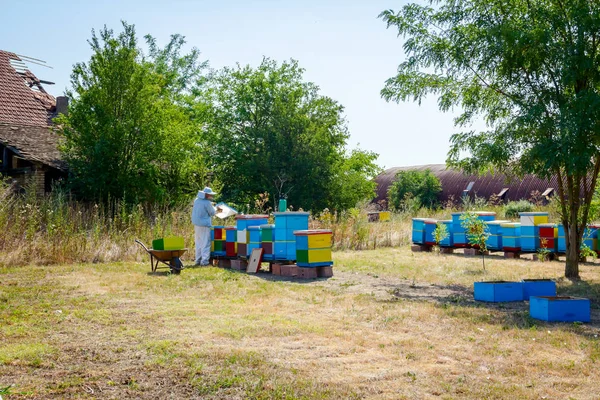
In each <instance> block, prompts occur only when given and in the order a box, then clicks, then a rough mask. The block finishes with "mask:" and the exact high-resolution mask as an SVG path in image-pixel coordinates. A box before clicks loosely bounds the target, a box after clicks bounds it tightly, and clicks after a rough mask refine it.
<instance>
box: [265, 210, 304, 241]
mask: <svg viewBox="0 0 600 400" xmlns="http://www.w3.org/2000/svg"><path fill="white" fill-rule="evenodd" d="M273 215H274V216H275V237H276V239H275V240H276V241H280V240H281V241H285V242H295V241H296V237H295V236H294V231H302V230H307V229H308V217H309V214H308V213H307V212H303V211H293V212H292V211H288V212H276V213H273Z"/></svg>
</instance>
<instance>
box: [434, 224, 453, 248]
mask: <svg viewBox="0 0 600 400" xmlns="http://www.w3.org/2000/svg"><path fill="white" fill-rule="evenodd" d="M448 235H449V234H448V227H447V226H446V224H442V223H439V222H438V223H437V227H436V228H435V230H434V231H433V240H435V246H433V251H435V253H436V254H438V255H439V254H440V243H441V242H442V241H443V240H445V239H446V238H447V237H448Z"/></svg>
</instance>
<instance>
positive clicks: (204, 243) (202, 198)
mask: <svg viewBox="0 0 600 400" xmlns="http://www.w3.org/2000/svg"><path fill="white" fill-rule="evenodd" d="M215 195H216V193H215V192H213V191H212V189H211V188H209V187H205V188H204V190H201V191H199V192H198V197H196V200H194V208H193V209H192V223H193V224H194V233H195V242H196V243H195V244H196V265H208V264H209V260H210V228H211V227H212V220H211V218H212V217H213V216H214V215H215V214H216V213H217V212H219V211H221V208H220V207H217V208H215V207H214V206H213V205H212V200H213V199H214V196H215Z"/></svg>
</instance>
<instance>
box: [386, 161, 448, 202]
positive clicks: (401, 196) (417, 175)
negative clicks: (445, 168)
mask: <svg viewBox="0 0 600 400" xmlns="http://www.w3.org/2000/svg"><path fill="white" fill-rule="evenodd" d="M441 192H442V183H441V182H440V180H439V179H438V177H436V176H435V175H434V174H433V173H432V172H431V171H430V170H428V169H427V170H425V171H414V170H409V171H400V172H398V173H397V174H396V178H395V179H394V182H392V184H391V185H390V187H389V189H388V199H389V204H390V206H391V207H392V208H394V209H396V210H399V209H402V208H403V207H405V206H406V204H405V203H406V202H407V201H417V202H418V206H419V207H429V208H432V207H435V206H437V205H438V204H439V195H440V193H441Z"/></svg>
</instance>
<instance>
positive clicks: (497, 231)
mask: <svg viewBox="0 0 600 400" xmlns="http://www.w3.org/2000/svg"><path fill="white" fill-rule="evenodd" d="M509 222H510V221H506V220H494V221H489V222H488V223H487V224H488V231H489V232H490V236H489V237H488V239H487V242H486V246H487V248H488V249H490V250H502V224H506V223H509Z"/></svg>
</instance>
